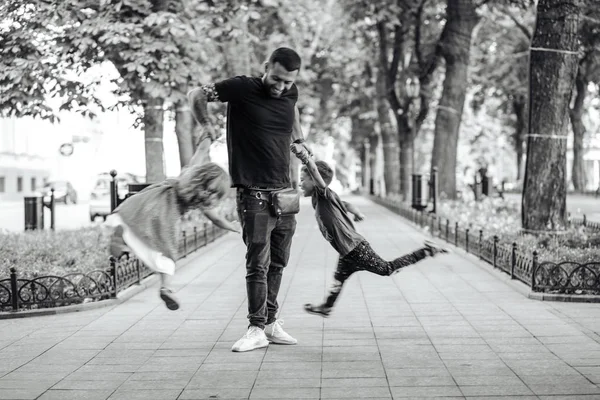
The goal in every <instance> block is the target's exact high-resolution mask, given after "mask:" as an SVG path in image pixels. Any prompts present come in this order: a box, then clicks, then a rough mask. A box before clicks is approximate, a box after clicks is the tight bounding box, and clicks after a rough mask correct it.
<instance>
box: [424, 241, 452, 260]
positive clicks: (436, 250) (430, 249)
mask: <svg viewBox="0 0 600 400" xmlns="http://www.w3.org/2000/svg"><path fill="white" fill-rule="evenodd" d="M425 251H426V252H427V255H428V256H429V257H433V256H435V255H436V254H443V253H448V252H449V250H448V249H447V248H445V247H442V246H440V245H439V244H437V243H435V242H433V241H431V240H426V241H425Z"/></svg>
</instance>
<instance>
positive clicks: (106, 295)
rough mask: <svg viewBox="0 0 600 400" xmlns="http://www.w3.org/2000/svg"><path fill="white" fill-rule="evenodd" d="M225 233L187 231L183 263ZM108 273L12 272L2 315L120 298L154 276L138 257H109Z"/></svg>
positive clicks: (2, 286)
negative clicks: (23, 274) (27, 275)
mask: <svg viewBox="0 0 600 400" xmlns="http://www.w3.org/2000/svg"><path fill="white" fill-rule="evenodd" d="M225 233H226V231H225V230H223V229H220V228H217V227H216V226H215V225H213V224H212V223H208V222H205V223H204V225H203V226H202V227H201V228H200V229H198V227H195V226H194V227H193V229H192V230H191V231H190V232H186V231H185V230H183V231H182V232H181V235H180V238H179V243H178V246H179V254H180V259H181V258H184V257H187V256H188V255H189V254H191V253H193V252H195V251H196V250H198V249H199V248H201V247H204V246H206V245H207V244H208V243H211V242H213V241H214V240H216V239H217V238H219V237H221V236H223V235H224V234H225ZM107 264H108V266H107V268H106V269H97V270H93V271H91V272H87V273H79V272H75V273H69V274H67V275H63V276H56V275H46V276H38V277H34V278H31V279H25V278H19V275H18V270H17V268H15V267H12V268H10V275H9V277H8V278H5V279H0V311H12V312H17V311H21V310H32V309H41V308H50V307H61V306H67V305H73V304H81V303H86V302H92V301H98V300H105V299H110V298H116V297H117V295H118V294H119V293H120V292H122V291H123V290H125V289H127V288H129V287H131V286H133V285H136V284H139V283H140V282H141V281H142V280H143V279H145V278H146V277H148V276H150V275H152V274H153V273H154V272H153V271H152V270H151V269H149V268H148V267H147V266H146V265H144V263H142V262H141V261H140V260H138V259H137V258H136V257H134V256H127V255H124V256H122V257H121V258H120V259H118V260H117V259H115V258H114V257H109V259H108V262H107Z"/></svg>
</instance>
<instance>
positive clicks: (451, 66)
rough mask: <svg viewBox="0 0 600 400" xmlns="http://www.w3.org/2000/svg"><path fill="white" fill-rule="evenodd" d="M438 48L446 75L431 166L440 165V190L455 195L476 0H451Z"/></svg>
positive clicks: (476, 18)
mask: <svg viewBox="0 0 600 400" xmlns="http://www.w3.org/2000/svg"><path fill="white" fill-rule="evenodd" d="M447 4H448V6H447V9H446V14H447V17H446V25H445V26H444V30H443V31H442V36H441V38H440V42H439V49H440V53H441V56H442V58H443V59H444V61H445V67H446V77H445V79H444V85H443V91H442V97H441V99H440V103H439V105H438V109H437V115H436V120H435V136H434V140H433V153H432V158H431V168H432V169H433V168H434V167H438V171H439V173H438V180H439V190H440V193H445V195H446V196H448V197H449V198H451V199H454V198H455V197H456V152H457V146H458V131H459V128H460V120H461V116H462V111H463V107H464V103H465V96H466V92H467V87H468V79H467V71H468V67H469V53H470V50H471V35H472V33H473V29H474V28H475V26H476V25H477V23H478V22H479V17H478V15H477V12H476V4H475V2H474V0H448V3H447Z"/></svg>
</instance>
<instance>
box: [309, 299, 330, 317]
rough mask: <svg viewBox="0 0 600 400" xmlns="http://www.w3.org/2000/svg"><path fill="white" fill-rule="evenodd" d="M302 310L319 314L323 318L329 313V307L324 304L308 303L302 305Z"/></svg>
mask: <svg viewBox="0 0 600 400" xmlns="http://www.w3.org/2000/svg"><path fill="white" fill-rule="evenodd" d="M304 311H306V312H307V313H309V314H314V315H320V316H321V317H323V318H327V317H329V314H330V313H331V307H327V306H325V305H324V304H321V305H318V306H315V305H312V304H310V303H308V304H305V305H304Z"/></svg>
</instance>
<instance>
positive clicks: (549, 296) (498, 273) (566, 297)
mask: <svg viewBox="0 0 600 400" xmlns="http://www.w3.org/2000/svg"><path fill="white" fill-rule="evenodd" d="M368 200H370V201H371V202H373V204H377V205H379V206H381V207H384V208H385V209H387V210H389V211H391V212H393V213H394V214H395V215H397V216H398V217H400V218H402V220H403V221H405V222H406V223H407V224H408V225H409V226H410V227H411V228H413V229H414V230H416V231H418V232H419V233H421V234H422V235H423V236H426V237H428V238H429V237H433V238H434V239H436V240H438V241H439V242H440V243H444V246H446V247H451V248H452V252H453V253H455V254H457V255H460V256H461V257H462V258H468V259H469V261H472V262H473V264H474V265H476V266H477V267H478V268H480V269H483V270H485V271H486V272H487V273H489V274H490V275H494V276H495V277H496V278H497V279H499V280H501V281H502V282H504V283H505V284H507V285H508V286H510V287H511V288H512V289H514V290H515V291H517V292H519V293H521V294H522V295H523V296H524V297H527V298H529V299H531V300H537V301H557V302H564V303H600V296H594V295H583V294H582V295H572V294H558V293H557V294H553V293H543V292H534V291H532V290H531V288H530V287H529V285H526V284H525V283H523V282H521V281H519V280H517V279H511V278H510V275H508V274H507V273H506V272H504V271H502V270H500V269H498V268H494V267H493V266H492V265H491V264H489V263H487V262H485V261H482V260H481V259H480V258H479V257H477V256H476V255H475V254H471V253H467V252H466V251H465V250H464V249H463V248H461V247H457V246H455V245H454V244H452V243H450V242H446V241H445V240H440V239H439V238H437V237H435V236H432V235H431V234H430V233H426V232H424V230H423V228H422V227H421V226H419V225H417V224H415V223H414V222H413V221H411V220H409V219H406V218H404V217H403V216H402V215H400V214H398V213H397V212H396V211H394V210H392V209H391V208H388V207H386V206H385V205H382V204H379V203H377V202H375V201H373V200H371V199H370V198H368ZM475 261H476V262H475ZM490 267H491V268H490Z"/></svg>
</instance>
